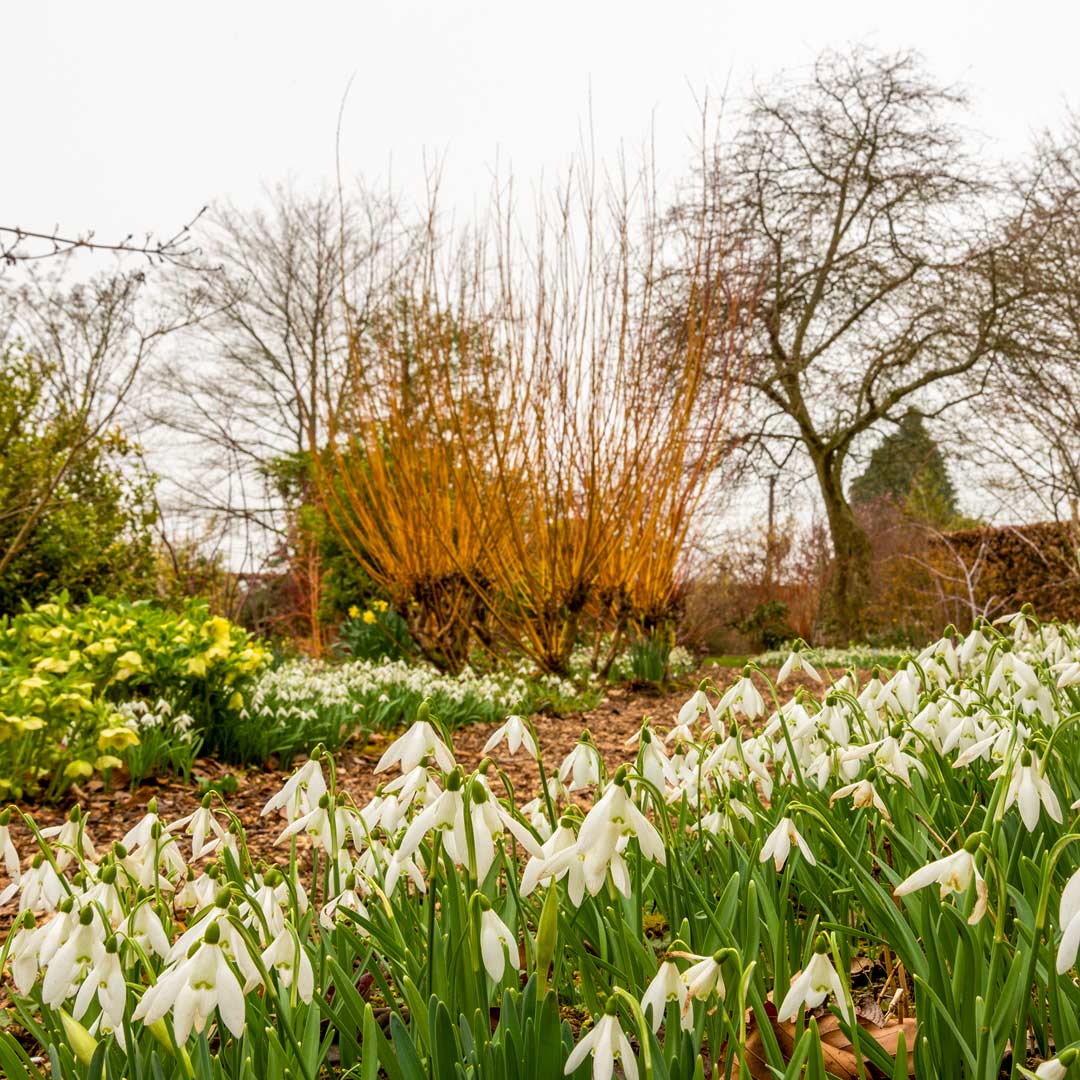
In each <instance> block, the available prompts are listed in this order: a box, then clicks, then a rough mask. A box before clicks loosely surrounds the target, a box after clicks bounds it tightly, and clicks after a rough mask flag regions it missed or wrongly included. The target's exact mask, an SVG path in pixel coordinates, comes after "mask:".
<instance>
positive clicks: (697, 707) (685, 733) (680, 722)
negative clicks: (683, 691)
mask: <svg viewBox="0 0 1080 1080" xmlns="http://www.w3.org/2000/svg"><path fill="white" fill-rule="evenodd" d="M702 713H709V716H710V719H711V716H712V710H711V709H710V707H709V699H708V698H707V697H706V696H705V691H704V690H702V689H700V687H699V688H698V689H697V690H695V691H694V692H693V694H691V695H690V697H689V699H688V700H687V701H686V702H684V704H683V706H682V708H680V709H679V714H678V716H676V718H675V726H674V727H673V728H672V729H671V730H670V731H669V732H668V733H667V738H666V739H665V741H666V742H670V741H671V740H672V739H676V738H677V739H681V740H683V741H684V742H692V741H693V739H694V731H693V727H694V725H695V724H696V723H697V722H698V718H699V717H700V716H701V714H702Z"/></svg>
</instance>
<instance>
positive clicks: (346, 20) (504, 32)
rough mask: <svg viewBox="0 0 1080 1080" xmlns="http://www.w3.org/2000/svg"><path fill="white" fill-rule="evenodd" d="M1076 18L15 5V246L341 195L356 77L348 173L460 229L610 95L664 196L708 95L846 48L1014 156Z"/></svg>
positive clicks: (580, 8) (846, 4)
mask: <svg viewBox="0 0 1080 1080" xmlns="http://www.w3.org/2000/svg"><path fill="white" fill-rule="evenodd" d="M1078 40H1080V5H1077V4H1076V3H1074V2H1067V0H1028V2H1026V3H1024V4H1017V3H1015V2H1011V3H1005V2H1003V0H982V2H972V0H963V2H961V0H902V2H890V3H887V4H886V3H880V2H878V0H811V2H806V0H801V2H792V0H774V2H772V3H759V4H754V3H750V2H746V0H743V2H742V3H738V4H736V3H729V2H727V0H716V2H713V3H705V2H690V0H668V2H666V3H657V2H653V3H643V2H637V0H633V2H622V3H613V2H610V3H609V2H606V0H605V2H590V0H570V2H568V0H545V2H532V3H520V2H517V0H483V2H471V3H466V2H464V0H444V2H441V3H434V2H433V3H427V4H425V3H416V2H411V0H395V2H391V0H353V2H337V3H330V2H313V0H309V2H306V3H298V2H295V0H294V2H291V3H284V2H280V0H260V2H258V3H252V2H248V0H242V2H241V0H214V2H206V0H188V2H185V3H182V4H181V3H163V2H160V0H158V2H147V0H140V2H132V0H93V2H90V3H87V2H86V0H0V42H2V43H3V50H2V55H3V57H4V63H3V75H4V79H3V94H2V96H0V121H2V123H0V131H2V137H3V159H4V164H3V169H2V171H0V224H18V225H22V226H24V227H27V228H36V229H43V228H44V229H48V228H51V227H52V226H53V225H54V224H59V226H60V227H61V228H62V229H64V230H68V231H72V232H74V231H81V230H83V229H85V228H88V227H94V228H96V229H97V231H98V235H99V236H100V237H101V238H106V237H111V236H118V235H121V234H123V233H125V232H127V231H128V230H131V229H135V230H145V229H158V230H168V229H170V227H175V226H176V225H179V224H181V223H182V222H184V221H185V220H187V218H188V217H190V216H191V215H192V214H193V213H194V211H196V210H197V209H198V208H199V207H200V206H201V205H202V204H204V203H206V202H208V201H211V200H213V199H217V198H229V199H232V200H234V201H235V202H237V203H238V204H240V205H242V206H243V205H248V204H251V203H254V202H256V201H258V200H259V199H260V190H261V188H262V187H263V186H264V185H267V184H273V183H275V182H276V181H278V180H282V179H286V178H289V177H292V178H294V179H295V180H296V181H297V182H298V183H299V184H300V185H301V186H305V185H307V184H311V185H318V183H319V182H320V181H324V180H325V181H332V178H333V175H334V154H335V148H334V132H335V126H336V122H337V111H338V106H339V103H340V101H341V98H342V94H343V92H344V90H345V87H346V84H347V83H348V81H349V79H350V77H353V76H355V79H354V82H353V87H352V91H351V94H350V97H349V100H348V106H347V112H346V116H345V123H344V129H343V138H342V156H343V161H344V165H345V168H346V170H347V171H348V172H361V173H363V174H365V175H366V176H368V177H369V178H370V179H372V180H385V179H386V177H387V176H388V175H390V174H392V178H393V181H394V184H395V186H398V187H399V188H401V189H403V190H404V191H405V192H407V193H408V194H409V195H411V196H412V197H415V198H417V199H419V198H420V197H421V192H422V177H423V173H424V155H425V153H426V154H427V156H428V160H429V161H430V160H433V159H442V160H443V162H444V176H445V180H444V194H445V195H446V196H448V197H449V200H450V202H451V204H452V205H453V206H454V207H455V208H456V209H457V210H458V211H459V212H461V213H464V214H466V215H467V214H468V213H469V211H470V209H471V208H472V207H473V206H481V205H483V204H484V203H485V202H486V199H487V194H488V190H489V183H490V176H491V171H492V169H493V167H494V166H495V164H496V161H497V160H498V161H499V163H500V164H501V166H502V167H504V168H505V167H506V166H507V165H512V167H513V170H514V173H515V175H516V176H517V177H518V178H519V180H520V179H522V178H528V179H530V180H531V179H533V178H535V177H537V176H538V175H539V174H540V172H541V170H545V171H546V172H547V173H548V174H551V173H552V172H554V171H557V170H558V168H559V167H560V165H561V164H563V163H564V162H565V160H566V158H567V156H568V155H569V153H570V152H572V151H573V150H574V149H575V148H576V147H577V145H578V143H579V138H580V133H581V131H582V127H583V125H584V123H585V122H586V119H587V115H588V101H589V94H590V88H591V97H592V111H593V123H594V129H595V132H596V142H597V145H598V147H599V149H600V151H601V153H602V154H606V153H610V152H612V150H613V149H614V148H615V147H616V146H617V145H618V144H619V142H620V141H623V142H624V144H625V145H626V146H627V148H628V149H629V150H630V151H631V152H632V153H633V152H636V149H637V148H638V147H639V146H640V145H641V144H642V142H643V141H644V140H645V139H646V138H648V137H649V133H650V130H652V131H653V132H654V137H655V147H656V160H657V164H658V166H659V172H660V178H661V185H662V186H663V184H664V183H665V181H670V180H672V179H674V178H675V177H677V176H678V175H680V174H681V173H683V172H684V171H685V168H686V165H687V162H688V161H689V160H690V157H691V141H692V139H693V138H694V136H695V133H696V131H697V130H698V127H699V120H698V114H697V106H696V104H695V100H694V93H695V92H697V93H703V92H704V91H706V90H708V91H710V92H711V93H712V94H714V95H715V94H717V93H718V92H720V91H721V90H722V89H723V88H724V86H725V85H729V86H730V91H731V95H732V96H733V97H735V96H737V95H738V93H739V92H740V91H741V90H744V89H745V88H747V87H748V86H749V85H750V83H751V81H752V80H753V79H754V78H755V77H756V78H759V79H766V78H768V77H770V76H771V75H772V74H774V73H775V72H776V71H778V70H779V69H781V68H784V67H790V66H793V65H801V64H806V63H808V62H809V61H811V60H812V59H813V57H814V56H815V54H816V53H817V52H818V51H819V50H820V49H821V48H822V47H824V46H826V45H838V46H843V45H846V44H849V43H851V42H854V41H862V42H865V43H867V44H871V45H876V46H879V47H883V48H894V47H906V46H913V47H915V48H917V49H919V50H921V51H922V52H923V53H924V55H925V56H926V58H927V60H928V62H929V65H930V68H931V70H932V71H933V72H934V73H935V75H937V76H938V77H940V78H941V79H943V80H947V81H953V80H955V81H960V82H963V83H964V84H966V85H967V86H968V87H969V88H970V90H971V92H972V95H973V97H974V99H975V105H976V109H975V113H974V116H973V122H974V124H975V126H977V127H978V128H980V129H981V130H983V131H984V132H985V133H986V134H987V135H988V136H989V137H990V139H991V140H992V141H991V144H990V147H989V148H988V149H989V150H990V151H991V152H999V153H1001V154H1003V155H1008V154H1014V153H1021V152H1022V151H1023V149H1024V147H1025V146H1026V145H1027V143H1028V141H1029V139H1030V136H1031V134H1032V132H1034V131H1035V130H1037V129H1038V128H1040V127H1042V126H1044V125H1047V124H1055V123H1056V122H1057V120H1058V118H1059V117H1060V116H1061V115H1062V113H1063V111H1064V108H1065V105H1066V103H1068V102H1073V103H1077V102H1080V73H1078V68H1077V62H1076V43H1077V41H1078Z"/></svg>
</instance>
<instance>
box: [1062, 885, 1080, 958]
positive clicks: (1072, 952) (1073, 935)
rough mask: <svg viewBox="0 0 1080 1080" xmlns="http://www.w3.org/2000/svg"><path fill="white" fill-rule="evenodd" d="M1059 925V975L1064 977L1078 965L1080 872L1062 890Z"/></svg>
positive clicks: (1079, 944) (1079, 943)
mask: <svg viewBox="0 0 1080 1080" xmlns="http://www.w3.org/2000/svg"><path fill="white" fill-rule="evenodd" d="M1058 925H1059V926H1060V927H1061V930H1062V934H1061V943H1060V944H1059V945H1058V953H1057V973H1058V974H1059V975H1064V974H1065V972H1066V971H1068V970H1069V968H1071V967H1072V966H1073V964H1075V963H1076V950H1077V947H1078V946H1080V870H1077V871H1076V872H1075V873H1074V874H1073V875H1072V877H1070V878H1069V880H1068V881H1067V882H1066V883H1065V888H1064V889H1062V890H1061V907H1060V908H1059V913H1058Z"/></svg>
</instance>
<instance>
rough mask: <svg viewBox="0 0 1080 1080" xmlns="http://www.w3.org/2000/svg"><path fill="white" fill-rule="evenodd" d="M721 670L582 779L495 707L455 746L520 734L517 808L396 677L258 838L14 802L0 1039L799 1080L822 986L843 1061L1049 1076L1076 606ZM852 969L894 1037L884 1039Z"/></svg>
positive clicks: (175, 1054) (307, 1064)
mask: <svg viewBox="0 0 1080 1080" xmlns="http://www.w3.org/2000/svg"><path fill="white" fill-rule="evenodd" d="M797 669H801V670H802V671H803V672H804V675H805V677H806V678H809V679H815V678H820V676H819V675H818V673H817V672H816V671H815V670H814V657H813V656H812V655H811V654H810V653H808V652H805V651H803V652H797V653H793V654H792V656H791V657H789V658H788V660H787V661H786V662H785V664H784V667H783V670H782V671H781V678H780V679H779V681H780V682H781V683H782V682H783V679H784V678H786V677H787V676H788V675H789V674H790V673H791V672H792V671H794V670H797ZM752 674H753V673H752V672H750V671H747V672H745V673H744V675H743V677H742V678H740V679H737V680H736V681H735V682H734V683H733V684H732V685H731V686H730V687H729V688H727V689H726V690H725V691H724V692H723V693H720V692H718V691H716V689H715V688H713V687H711V686H703V687H701V689H700V690H699V691H697V692H696V693H694V694H693V695H692V696H691V697H690V699H689V700H688V701H687V702H686V705H685V707H684V708H683V709H682V711H681V713H680V715H679V717H678V721H677V723H676V725H675V726H674V727H673V728H672V730H671V731H669V732H666V733H660V732H657V731H653V730H651V729H650V728H649V727H648V726H646V727H645V728H643V729H642V731H641V733H640V735H639V736H638V739H637V751H636V761H635V763H634V764H633V766H632V767H627V766H621V767H620V768H619V769H618V770H617V771H614V772H613V773H612V772H609V771H608V770H607V769H606V768H605V763H604V761H603V760H602V758H601V755H600V754H599V752H598V750H597V748H596V747H595V745H594V744H593V743H592V741H591V739H590V738H589V737H588V735H584V736H583V737H582V740H581V741H580V742H579V743H578V744H577V746H576V747H575V748H574V749H573V750H572V752H571V753H570V754H568V755H567V756H566V758H565V759H564V760H562V761H560V762H545V761H544V759H543V757H542V756H541V755H540V754H539V752H538V749H539V746H540V744H541V742H542V740H539V739H537V733H536V731H535V730H534V729H533V727H532V726H531V725H530V723H529V722H528V721H527V720H525V719H523V718H521V717H518V716H512V717H509V718H508V719H507V720H506V722H505V724H504V725H503V726H502V727H501V728H500V729H499V731H497V732H496V733H495V734H493V736H492V739H491V741H490V742H489V744H488V746H487V748H486V749H487V751H488V752H493V751H494V750H495V749H496V747H498V746H500V745H502V744H504V743H505V752H513V753H517V754H526V755H529V756H530V757H534V758H535V761H536V770H537V773H536V776H537V785H536V787H537V790H538V791H539V792H540V794H539V796H538V797H536V798H534V799H532V800H531V801H528V802H526V801H524V800H523V799H521V798H519V797H518V796H517V794H516V793H515V792H514V791H513V790H512V789H511V785H510V782H509V780H508V778H507V777H506V776H505V775H503V774H501V773H500V772H499V770H498V769H497V768H496V767H495V766H494V765H493V764H491V763H490V762H487V763H485V764H482V765H481V767H480V768H479V769H478V770H477V771H475V772H472V773H468V772H466V771H465V770H463V769H462V768H461V766H460V765H459V764H458V762H457V760H456V759H455V755H454V749H453V745H452V743H451V741H450V740H449V738H448V736H447V734H446V732H445V731H444V730H443V729H442V728H441V726H440V725H439V723H438V721H437V720H436V719H435V718H434V717H433V716H431V715H429V713H428V709H427V707H426V706H424V705H422V706H421V707H420V708H419V710H418V713H417V716H416V718H415V721H414V722H413V724H412V725H411V726H410V727H409V728H408V730H407V731H405V732H404V734H402V735H401V737H400V738H398V739H397V740H396V741H394V742H393V743H392V744H391V745H390V746H389V747H388V749H387V750H386V752H385V754H384V755H383V757H382V759H381V760H380V761H379V762H378V764H377V766H376V769H375V771H376V773H377V774H378V777H379V786H378V788H377V790H376V793H375V794H374V795H373V796H372V797H371V798H370V799H368V800H367V801H363V800H355V799H353V798H352V797H351V796H350V795H349V793H348V792H347V791H345V790H342V789H341V788H340V787H339V786H338V784H337V781H336V777H335V770H334V761H333V758H332V757H331V756H330V755H328V754H325V753H320V752H316V753H315V754H313V755H312V757H311V758H310V759H309V760H308V761H306V762H305V763H304V764H303V765H302V766H301V767H300V768H299V769H298V770H297V771H296V772H295V773H293V774H292V776H291V777H290V778H289V780H288V781H287V782H286V783H285V785H284V787H283V788H282V789H281V791H280V792H279V793H278V794H276V795H275V796H274V797H273V798H271V799H270V801H269V802H268V803H267V805H266V806H265V808H264V810H263V814H264V816H265V817H267V818H269V819H270V820H271V821H275V822H276V827H277V828H278V829H279V832H280V835H279V838H278V845H279V847H278V850H279V851H280V860H279V861H278V862H277V863H275V864H273V865H271V864H268V863H266V862H263V861H260V860H258V859H253V858H252V855H251V852H250V851H249V848H248V845H247V841H246V838H245V830H244V825H243V823H242V822H241V821H239V820H238V819H237V818H236V817H235V816H234V815H233V814H232V813H231V812H230V811H229V809H228V808H227V806H226V805H225V804H224V803H223V802H221V801H220V799H219V797H218V796H216V795H214V794H211V795H208V796H207V798H206V800H205V801H204V803H203V804H202V806H201V807H200V809H199V810H197V811H196V812H195V813H194V814H192V815H190V816H188V817H186V818H183V819H181V820H179V821H166V820H162V819H161V818H160V817H159V816H158V814H157V812H156V809H155V807H154V806H153V805H151V806H150V807H149V808H148V810H147V813H146V815H145V816H144V817H143V818H142V819H141V820H140V821H138V822H136V823H134V824H133V826H132V828H131V830H130V831H129V832H128V833H127V835H126V836H125V837H124V838H123V840H122V842H120V843H116V844H114V845H112V846H111V847H108V848H99V847H97V846H96V845H95V844H94V842H93V839H92V835H93V822H92V821H87V820H86V819H84V818H83V817H81V816H80V815H79V814H78V813H73V815H72V816H71V818H70V820H69V821H68V822H67V824H65V825H64V826H63V827H62V828H59V829H52V830H49V831H48V832H46V831H38V830H36V829H35V830H33V845H32V847H30V848H27V849H26V850H21V851H16V850H15V848H14V846H13V844H12V841H11V835H10V834H11V831H12V830H11V828H10V825H11V818H10V812H9V815H8V816H6V817H4V818H3V819H2V821H3V824H2V825H0V828H2V832H0V850H2V852H3V860H4V863H5V865H6V871H7V875H8V877H9V879H10V884H9V885H8V886H7V889H6V891H5V892H4V894H3V896H2V897H0V899H2V900H4V901H17V904H18V908H19V912H20V913H19V915H18V917H17V920H16V922H15V925H14V927H13V929H12V931H11V933H10V935H9V937H8V940H7V944H6V946H5V949H4V954H3V963H4V967H5V969H6V980H7V984H6V990H7V992H8V993H9V994H10V997H11V1000H12V1002H13V1003H14V1009H15V1011H16V1014H17V1017H18V1021H19V1023H20V1024H21V1025H22V1026H23V1027H24V1028H25V1030H26V1033H27V1036H26V1037H25V1038H24V1039H23V1040H22V1042H20V1041H18V1040H16V1038H15V1037H14V1036H13V1035H12V1034H11V1033H10V1032H9V1033H5V1034H4V1035H3V1036H0V1067H2V1068H3V1069H4V1071H5V1072H6V1074H7V1076H8V1077H12V1078H14V1077H19V1078H24V1077H37V1076H41V1075H43V1074H45V1075H51V1076H53V1077H58V1078H59V1077H63V1078H67V1077H80V1078H87V1077H94V1078H95V1080H96V1078H97V1077H102V1076H127V1077H137V1078H144V1077H145V1078H148V1080H150V1078H153V1080H158V1078H181V1077H182V1078H186V1080H191V1078H194V1077H200V1078H202V1077H228V1078H233V1077H235V1078H258V1080H269V1078H276V1077H285V1076H290V1077H304V1078H305V1080H317V1078H319V1077H323V1076H328V1075H329V1076H350V1077H362V1078H367V1080H372V1078H374V1077H376V1076H386V1077H389V1078H391V1080H419V1078H428V1077H438V1078H442V1077H468V1078H477V1080H481V1078H485V1080H486V1078H491V1080H496V1078H504V1077H519V1078H522V1080H529V1078H537V1080H539V1078H544V1077H558V1076H563V1075H572V1076H577V1077H588V1076H593V1077H598V1078H607V1077H612V1076H615V1075H621V1076H624V1077H628V1078H631V1080H634V1078H637V1077H652V1078H657V1080H669V1078H670V1080H674V1078H678V1077H688V1078H689V1077H695V1076H697V1077H704V1076H706V1075H711V1076H722V1077H731V1076H737V1077H747V1076H751V1075H753V1076H755V1077H757V1076H761V1075H765V1073H763V1072H762V1069H768V1070H771V1074H772V1075H774V1076H777V1077H795V1076H810V1077H818V1078H823V1077H824V1076H825V1075H826V1071H825V1070H826V1062H827V1061H831V1060H833V1058H832V1057H831V1056H830V1055H829V1054H824V1053H823V1046H822V1044H821V1042H820V1035H819V1022H823V1017H825V1014H826V1013H831V1014H832V1015H833V1017H834V1018H835V1019H831V1020H830V1023H832V1024H839V1027H840V1030H841V1031H842V1032H845V1033H846V1034H847V1037H848V1038H849V1039H850V1041H851V1044H852V1053H853V1059H854V1060H855V1061H856V1062H860V1063H861V1064H860V1065H859V1066H858V1067H859V1068H860V1069H861V1071H862V1074H863V1075H866V1076H887V1077H905V1076H908V1075H909V1068H910V1069H912V1070H913V1072H914V1075H917V1076H925V1077H950V1078H953V1077H962V1078H978V1080H991V1078H993V1077H998V1076H1000V1075H1001V1074H1002V1070H1004V1072H1005V1073H1006V1074H1010V1073H1011V1075H1013V1076H1017V1075H1025V1076H1031V1075H1036V1076H1040V1077H1063V1076H1067V1075H1068V1074H1069V1073H1070V1072H1071V1071H1072V1070H1073V1069H1074V1068H1077V1069H1080V1066H1077V1065H1076V1064H1075V1063H1076V1059H1077V1047H1078V1046H1080V986H1078V984H1077V981H1076V977H1075V975H1076V972H1075V964H1076V958H1077V950H1078V946H1080V872H1078V867H1080V830H1078V829H1077V814H1076V806H1077V802H1078V800H1080V766H1078V762H1080V740H1078V737H1077V723H1076V721H1077V718H1078V717H1080V691H1078V688H1080V634H1078V633H1077V632H1076V631H1075V630H1072V629H1070V628H1067V627H1062V626H1050V625H1040V624H1039V623H1037V622H1035V621H1034V620H1033V619H1031V618H1029V617H1027V616H1026V615H1020V616H1017V617H1015V618H1013V619H1010V620H1009V621H1007V622H1005V623H1003V624H1001V625H999V626H994V627H992V626H988V625H980V626H978V627H976V628H975V629H974V630H973V631H971V633H969V634H968V635H966V636H963V637H961V636H959V635H954V634H949V635H947V636H946V637H944V638H943V639H942V640H940V641H938V642H935V643H934V644H933V645H931V646H930V647H928V648H927V649H925V650H924V651H923V652H921V653H920V654H919V655H917V656H912V657H910V658H907V659H905V660H904V662H903V663H902V664H901V665H900V667H899V668H898V669H897V670H896V672H895V673H893V674H892V675H891V676H890V677H888V678H883V677H880V676H879V675H877V674H875V675H874V676H873V677H872V678H870V679H869V680H868V681H867V682H865V683H863V684H860V683H859V682H858V681H857V680H856V678H855V677H854V676H853V675H847V676H844V677H843V678H840V679H839V680H838V681H836V682H834V683H831V684H826V683H823V684H822V686H821V690H820V693H815V694H810V693H807V692H805V691H799V692H796V693H795V695H794V696H789V697H784V696H783V693H782V690H777V689H776V688H774V687H772V686H771V684H770V685H769V686H768V687H766V683H765V682H764V681H763V680H762V679H761V678H753V677H752ZM762 687H766V692H765V693H764V694H763V693H762V690H761V689H760V688H762ZM31 827H32V823H31ZM867 968H869V970H870V971H871V972H872V973H873V975H872V977H871V978H870V980H869V981H868V982H864V983H862V984H859V983H858V982H856V981H855V980H854V979H853V977H852V975H851V973H852V972H853V971H862V970H864V969H867ZM866 996H870V997H872V998H873V999H874V1000H875V1001H876V1002H877V1004H878V1006H879V1007H880V1008H881V1010H882V1011H883V1012H884V1013H885V1014H886V1016H887V1017H888V1016H889V1015H890V1014H891V1015H892V1016H897V1015H906V1016H907V1017H908V1018H911V1017H913V1018H914V1021H915V1024H914V1026H912V1025H911V1024H910V1023H909V1024H908V1025H907V1026H906V1027H905V1029H904V1030H905V1031H906V1032H907V1033H908V1034H909V1035H910V1036H911V1037H910V1038H908V1039H904V1038H900V1039H899V1040H897V1041H894V1043H895V1045H891V1046H890V1047H889V1050H888V1051H887V1050H886V1044H885V1042H884V1041H881V1040H878V1039H876V1038H875V1037H874V1036H873V1034H872V1029H870V1028H867V1027H864V1026H861V1025H860V1023H859V1022H858V1019H859V1016H860V1010H861V1011H862V1012H863V1013H865V1008H863V1006H864V1004H865V1002H864V1000H863V999H864V998H865V997H866ZM878 1019H879V1020H880V1016H879V1017H878ZM784 1025H787V1026H786V1027H785V1026H784ZM878 1030H880V1025H879V1028H878ZM781 1035H783V1036H784V1037H783V1039H781V1038H780V1036H781ZM30 1043H36V1044H37V1046H38V1049H36V1050H34V1051H31V1050H28V1049H26V1047H27V1045H28V1044H30ZM749 1046H754V1047H755V1048H756V1049H755V1051H754V1053H755V1054H757V1055H758V1057H757V1058H756V1059H754V1060H751V1055H750V1050H749V1049H748V1047H749ZM1013 1048H1020V1051H1019V1052H1017V1053H1014V1052H1013ZM894 1049H895V1055H894V1054H893V1050H894ZM1029 1069H1032V1070H1037V1071H1035V1072H1029V1071H1028V1070H1029ZM1078 1075H1080V1073H1078Z"/></svg>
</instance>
